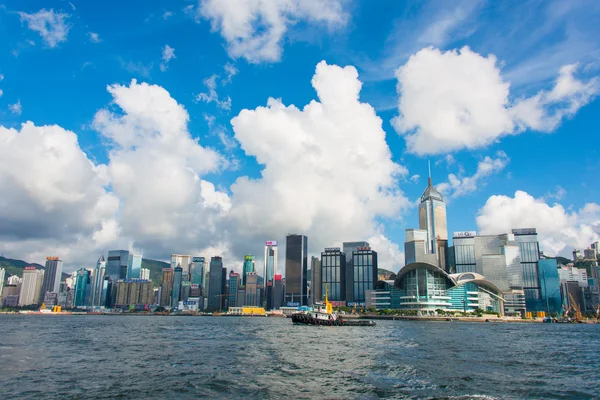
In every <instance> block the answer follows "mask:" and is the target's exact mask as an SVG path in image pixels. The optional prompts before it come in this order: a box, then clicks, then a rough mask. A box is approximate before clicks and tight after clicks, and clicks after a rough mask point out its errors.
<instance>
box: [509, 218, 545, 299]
mask: <svg viewBox="0 0 600 400" xmlns="http://www.w3.org/2000/svg"><path fill="white" fill-rule="evenodd" d="M512 233H513V235H515V240H516V241H517V243H518V244H519V250H520V256H521V268H522V270H523V290H524V291H525V302H526V303H527V309H528V310H544V305H543V304H542V288H541V285H540V276H539V271H538V260H539V259H540V245H539V243H538V238H537V231H536V229H535V228H522V229H513V230H512Z"/></svg>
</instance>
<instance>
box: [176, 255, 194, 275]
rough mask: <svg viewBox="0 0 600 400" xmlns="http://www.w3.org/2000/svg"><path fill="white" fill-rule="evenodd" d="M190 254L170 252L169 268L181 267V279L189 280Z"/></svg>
mask: <svg viewBox="0 0 600 400" xmlns="http://www.w3.org/2000/svg"><path fill="white" fill-rule="evenodd" d="M191 264H192V256H189V255H182V254H171V268H175V267H178V266H179V267H181V270H182V271H181V273H182V276H183V280H186V281H189V280H190V279H189V276H190V267H191Z"/></svg>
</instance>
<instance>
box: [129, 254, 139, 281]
mask: <svg viewBox="0 0 600 400" xmlns="http://www.w3.org/2000/svg"><path fill="white" fill-rule="evenodd" d="M141 273H142V256H141V255H139V254H134V253H129V256H128V257H127V279H140V278H141Z"/></svg>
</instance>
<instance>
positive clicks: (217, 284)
mask: <svg viewBox="0 0 600 400" xmlns="http://www.w3.org/2000/svg"><path fill="white" fill-rule="evenodd" d="M222 281H223V259H222V258H221V257H217V256H215V257H211V259H210V278H209V284H208V310H209V311H213V312H214V311H219V310H221V297H222V295H223V294H224V293H223V292H222V291H221V289H222V283H223V282H222Z"/></svg>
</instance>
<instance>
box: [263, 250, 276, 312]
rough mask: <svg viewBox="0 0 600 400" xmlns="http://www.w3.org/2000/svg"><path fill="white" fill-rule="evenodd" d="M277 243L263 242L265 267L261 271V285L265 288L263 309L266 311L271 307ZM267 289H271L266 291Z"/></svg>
mask: <svg viewBox="0 0 600 400" xmlns="http://www.w3.org/2000/svg"><path fill="white" fill-rule="evenodd" d="M277 253H278V247H277V241H276V240H268V241H266V242H265V258H264V260H265V266H264V271H263V274H264V275H263V277H264V279H263V283H264V287H265V296H264V297H265V307H266V309H267V310H271V309H272V307H273V290H272V288H273V280H274V279H275V274H276V273H277ZM267 287H270V288H271V289H269V290H267Z"/></svg>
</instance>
